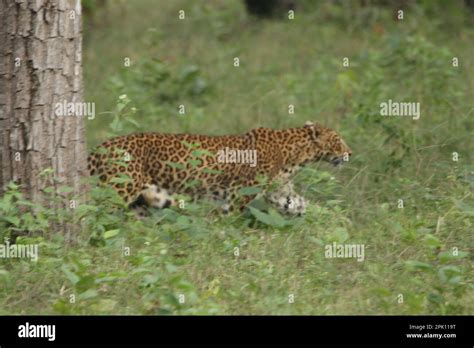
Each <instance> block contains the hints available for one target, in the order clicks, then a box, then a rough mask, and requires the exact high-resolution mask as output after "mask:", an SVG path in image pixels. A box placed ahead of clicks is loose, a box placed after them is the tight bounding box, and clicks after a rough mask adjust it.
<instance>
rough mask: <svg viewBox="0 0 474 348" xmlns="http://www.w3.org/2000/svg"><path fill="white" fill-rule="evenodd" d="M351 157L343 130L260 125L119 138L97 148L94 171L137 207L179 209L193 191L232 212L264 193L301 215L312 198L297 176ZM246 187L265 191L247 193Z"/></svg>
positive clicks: (93, 155)
mask: <svg viewBox="0 0 474 348" xmlns="http://www.w3.org/2000/svg"><path fill="white" fill-rule="evenodd" d="M351 155H352V150H351V149H350V147H349V146H348V145H347V144H346V143H345V141H344V140H343V139H342V137H341V136H340V135H339V134H338V133H337V132H336V131H334V130H332V129H330V128H327V127H325V126H323V125H321V124H319V123H316V122H311V121H307V122H306V123H305V124H304V125H303V126H302V127H296V128H286V129H273V128H265V127H259V128H255V129H252V130H250V131H248V132H246V133H244V134H240V135H213V136H211V135H200V134H169V133H133V134H128V135H122V136H117V137H114V138H111V139H109V140H107V141H105V142H104V143H102V144H100V145H99V146H97V147H96V148H95V150H94V151H92V153H91V154H90V155H89V157H88V170H89V173H90V175H92V176H98V177H99V179H100V182H102V183H104V184H106V185H110V186H111V187H113V189H114V190H115V191H116V192H117V193H118V194H119V195H120V196H121V197H122V198H123V200H124V201H125V203H126V204H127V205H128V207H130V208H132V209H139V208H140V209H149V208H150V209H151V208H157V209H165V208H171V207H175V206H177V200H176V199H175V197H176V196H179V195H186V196H189V197H191V198H192V200H193V201H199V200H201V199H210V200H211V201H214V202H217V203H218V205H219V206H220V208H221V210H222V212H223V213H224V214H228V213H229V212H231V211H235V210H238V209H240V210H241V211H242V210H244V209H245V207H246V206H247V205H248V204H249V203H250V202H251V201H252V200H254V199H255V198H257V197H264V199H265V200H266V201H267V202H268V203H269V204H270V205H271V206H273V207H275V208H276V209H277V210H278V211H279V212H281V213H283V214H288V215H298V216H301V215H302V214H304V213H305V212H306V209H307V207H308V204H309V203H308V201H307V200H306V199H305V198H304V197H303V196H301V195H299V194H298V193H296V191H295V189H294V185H293V178H294V177H295V175H296V174H297V173H298V172H299V171H300V170H301V169H302V168H304V167H305V166H306V165H309V164H311V163H315V162H319V161H324V162H328V163H330V164H332V165H334V166H341V165H342V164H343V163H345V162H347V161H349V158H350V156H351ZM117 178H122V179H123V178H125V179H123V180H120V179H117ZM262 178H264V180H262ZM275 183H276V184H275ZM275 185H276V186H277V187H276V188H274V189H273V190H271V189H270V187H275ZM246 188H247V189H248V188H257V189H256V190H254V191H251V192H247V194H242V190H245V189H246Z"/></svg>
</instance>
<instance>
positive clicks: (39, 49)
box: [0, 0, 87, 205]
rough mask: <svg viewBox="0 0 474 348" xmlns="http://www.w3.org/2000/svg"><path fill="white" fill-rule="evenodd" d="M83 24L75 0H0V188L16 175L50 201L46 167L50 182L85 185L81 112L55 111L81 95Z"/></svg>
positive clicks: (35, 196)
mask: <svg viewBox="0 0 474 348" xmlns="http://www.w3.org/2000/svg"><path fill="white" fill-rule="evenodd" d="M81 31H82V24H81V3H80V0H0V195H1V194H2V192H4V190H5V187H6V185H7V184H8V183H9V182H10V181H15V182H16V183H19V184H20V185H21V187H22V190H23V191H24V193H25V195H26V196H27V197H28V198H30V199H31V200H33V201H35V202H39V203H41V204H49V205H51V204H52V203H51V202H47V201H45V198H44V195H43V194H42V190H43V189H44V188H45V186H46V185H50V184H51V182H50V179H51V178H49V179H48V178H46V177H40V176H39V174H40V173H41V172H42V171H44V170H45V169H47V168H52V169H53V175H54V179H55V181H54V185H55V186H60V185H68V186H70V187H72V188H73V189H74V193H79V192H81V190H82V188H83V187H82V185H81V183H80V178H81V177H83V176H84V175H85V173H86V167H87V165H86V147H85V139H84V117H83V116H80V115H74V114H73V115H69V116H58V115H56V113H55V105H56V103H63V102H64V101H66V102H67V103H80V102H82V65H81V64H82V63H81V62H82V35H81V34H82V33H81ZM64 204H67V203H65V202H64Z"/></svg>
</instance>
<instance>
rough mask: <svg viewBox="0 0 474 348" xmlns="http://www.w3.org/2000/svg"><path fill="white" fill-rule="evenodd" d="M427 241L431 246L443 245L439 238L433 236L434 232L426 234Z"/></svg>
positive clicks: (438, 246)
mask: <svg viewBox="0 0 474 348" xmlns="http://www.w3.org/2000/svg"><path fill="white" fill-rule="evenodd" d="M425 243H426V245H428V246H429V247H430V248H440V247H441V246H442V243H441V242H440V241H439V239H438V238H436V237H435V236H433V235H432V234H430V233H428V234H427V235H426V236H425Z"/></svg>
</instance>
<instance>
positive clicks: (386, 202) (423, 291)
mask: <svg viewBox="0 0 474 348" xmlns="http://www.w3.org/2000/svg"><path fill="white" fill-rule="evenodd" d="M461 4H462V2H461V3H457V2H453V3H451V4H450V5H446V3H442V2H440V3H438V2H432V3H430V4H422V5H417V6H412V7H410V8H408V9H406V10H405V16H404V20H403V21H399V22H395V21H393V19H392V10H391V9H390V8H389V7H383V6H371V7H367V8H364V7H358V6H355V8H350V7H349V6H347V5H344V6H339V5H334V4H331V3H329V2H324V1H321V2H317V3H314V2H310V1H305V2H302V8H301V9H300V10H297V11H296V17H295V19H294V20H265V21H260V20H256V19H254V18H250V17H248V16H247V14H246V13H245V11H244V7H243V5H242V3H241V2H240V1H237V0H234V1H225V2H224V1H217V0H213V1H183V0H177V1H161V2H156V1H150V0H140V1H133V2H131V1H130V2H125V1H123V2H119V3H118V5H116V6H114V7H112V6H109V7H107V8H97V9H96V12H97V13H96V16H95V17H94V18H88V22H87V25H86V26H85V33H84V73H85V95H86V100H87V101H93V102H95V103H96V112H97V116H96V119H95V120H93V121H87V122H88V123H87V126H88V130H87V137H88V143H89V144H90V147H92V146H94V145H97V144H99V143H101V142H102V141H104V140H105V139H106V138H107V137H109V136H111V135H114V134H126V133H130V132H134V131H156V132H175V133H177V132H193V133H202V134H231V133H232V134H235V133H243V132H246V131H247V130H249V129H252V128H255V127H259V126H266V127H272V128H284V127H293V126H301V125H302V124H304V122H305V121H307V120H312V121H317V122H319V123H322V124H324V125H327V126H329V127H332V128H334V129H337V130H338V131H339V132H340V133H341V134H342V136H343V137H344V139H345V140H346V142H347V143H348V144H349V145H350V146H351V148H352V150H353V156H352V158H351V161H350V163H348V164H346V165H345V166H344V167H343V168H342V169H340V170H335V169H333V168H331V167H330V166H328V165H325V164H322V163H321V164H315V165H314V166H312V167H311V168H309V169H306V170H304V171H303V172H302V173H300V174H299V175H298V177H297V186H298V187H299V189H300V192H302V193H303V195H304V196H305V197H306V198H308V199H310V200H311V202H312V204H311V205H310V207H309V210H308V213H307V214H306V215H305V216H304V217H299V218H286V220H285V222H284V224H282V225H279V224H278V223H271V222H270V223H269V222H266V223H265V221H259V220H258V219H256V218H255V216H253V215H251V214H248V213H247V214H244V215H241V214H232V215H230V216H229V217H222V216H219V215H218V214H215V213H213V212H212V211H211V210H212V209H211V208H212V207H210V206H209V204H207V203H205V202H203V203H200V204H191V203H189V204H188V205H187V208H186V209H184V210H165V211H162V212H155V213H154V214H153V216H151V217H149V218H146V219H142V220H137V219H136V217H135V216H134V215H133V214H132V213H129V212H126V211H123V210H120V209H119V210H117V208H116V207H117V206H118V205H120V202H118V200H117V197H114V195H113V193H110V192H104V191H103V190H100V189H95V190H94V191H93V194H92V200H91V201H90V202H88V203H87V204H86V205H82V206H80V207H79V208H78V209H77V211H75V212H74V213H72V215H71V213H70V212H69V213H67V212H65V213H64V214H65V216H66V217H68V218H71V219H75V220H73V221H77V222H81V224H82V226H83V231H82V233H81V234H79V235H78V236H77V237H76V242H75V243H74V244H72V245H68V246H67V247H64V245H65V243H64V240H63V238H62V236H51V235H49V234H48V233H43V234H40V235H35V236H30V237H24V238H23V239H22V242H23V243H28V242H30V243H31V242H37V243H40V259H39V261H38V262H37V263H32V262H30V261H27V260H15V259H9V260H2V261H0V309H1V310H0V311H1V312H2V313H5V314H19V313H22V314H24V313H25V314H26V313H27V314H54V313H59V314H61V313H65V314H298V315H301V314H325V315H326V314H473V313H474V294H473V283H472V252H473V247H474V241H473V226H474V223H473V222H474V220H473V214H474V199H473V194H472V192H473V191H472V188H473V186H474V165H473V163H474V162H473V155H472V154H473V151H474V142H473V135H474V134H473V133H474V122H473V116H474V108H473V103H472V100H473V99H472V97H473V96H472V91H473V90H474V63H473V61H472V57H473V56H474V54H473V53H474V52H473V48H472V44H471V43H472V42H473V39H474V26H473V16H472V14H470V13H469V12H468V11H467V10H466V9H463V7H462V6H461ZM181 9H183V10H185V14H186V19H185V20H181V21H180V20H178V19H177V15H178V11H179V10H181ZM460 9H461V10H463V11H460ZM125 57H129V58H130V59H131V62H132V65H131V66H130V67H124V64H123V62H124V59H125ZM235 57H238V58H239V59H240V66H239V67H234V65H233V64H234V58H235ZM344 57H348V58H349V62H350V66H349V67H348V68H347V67H343V65H342V61H343V58H344ZM453 57H457V58H458V59H459V67H457V68H455V67H453V66H452V58H453ZM124 94H126V95H127V97H126V98H123V99H121V101H120V102H117V100H118V98H119V96H120V95H124ZM388 99H392V100H398V101H413V102H420V104H421V117H420V119H419V120H417V121H416V120H412V119H411V118H409V117H381V116H380V114H379V110H380V106H379V105H380V103H381V102H383V101H387V100H388ZM289 104H294V105H295V114H289V113H288V105H289ZM179 105H184V106H185V108H186V113H185V114H184V115H181V114H179V112H178V107H179ZM132 107H135V108H136V109H137V111H134V110H132ZM453 152H456V153H457V154H458V155H459V160H458V161H453ZM13 191H14V190H13ZM400 199H402V200H403V208H399V203H400V202H399V200H400ZM1 202H3V204H2V205H0V209H3V211H6V208H5V206H6V203H5V202H6V199H5V198H3V201H1ZM1 207H3V208H1ZM9 214H11V216H10V215H7V214H5V215H4V216H5V218H4V221H6V222H5V225H3V226H9V225H8V224H7V222H8V221H7V219H6V218H8V219H9V220H11V217H12V216H13V217H14V216H16V215H15V213H14V212H11V213H9ZM45 214H46V215H45V216H48V215H47V214H48V213H47V212H46V213H45ZM67 214H69V215H67ZM43 219H44V220H45V221H47V218H46V217H43ZM0 221H2V220H0ZM8 223H11V221H10V222H8ZM22 223H23V222H22ZM25 223H26V222H25ZM0 226H2V225H0ZM332 242H338V243H347V244H363V245H364V246H365V259H364V261H363V262H358V261H357V260H355V259H329V258H326V257H325V254H324V250H325V249H324V247H325V246H326V245H328V244H331V243H332ZM127 248H129V249H127ZM236 248H238V249H236ZM128 253H129V254H128ZM236 253H237V254H238V256H237V255H236ZM183 295H184V297H183ZM290 295H293V296H294V302H293V303H290V301H289V296H290ZM183 300H184V303H181V302H183ZM180 301H181V302H180Z"/></svg>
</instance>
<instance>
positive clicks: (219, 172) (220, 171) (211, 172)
mask: <svg viewBox="0 0 474 348" xmlns="http://www.w3.org/2000/svg"><path fill="white" fill-rule="evenodd" d="M202 171H203V173H207V174H222V173H223V171H222V170H216V169H209V168H204V169H203V170H202Z"/></svg>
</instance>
